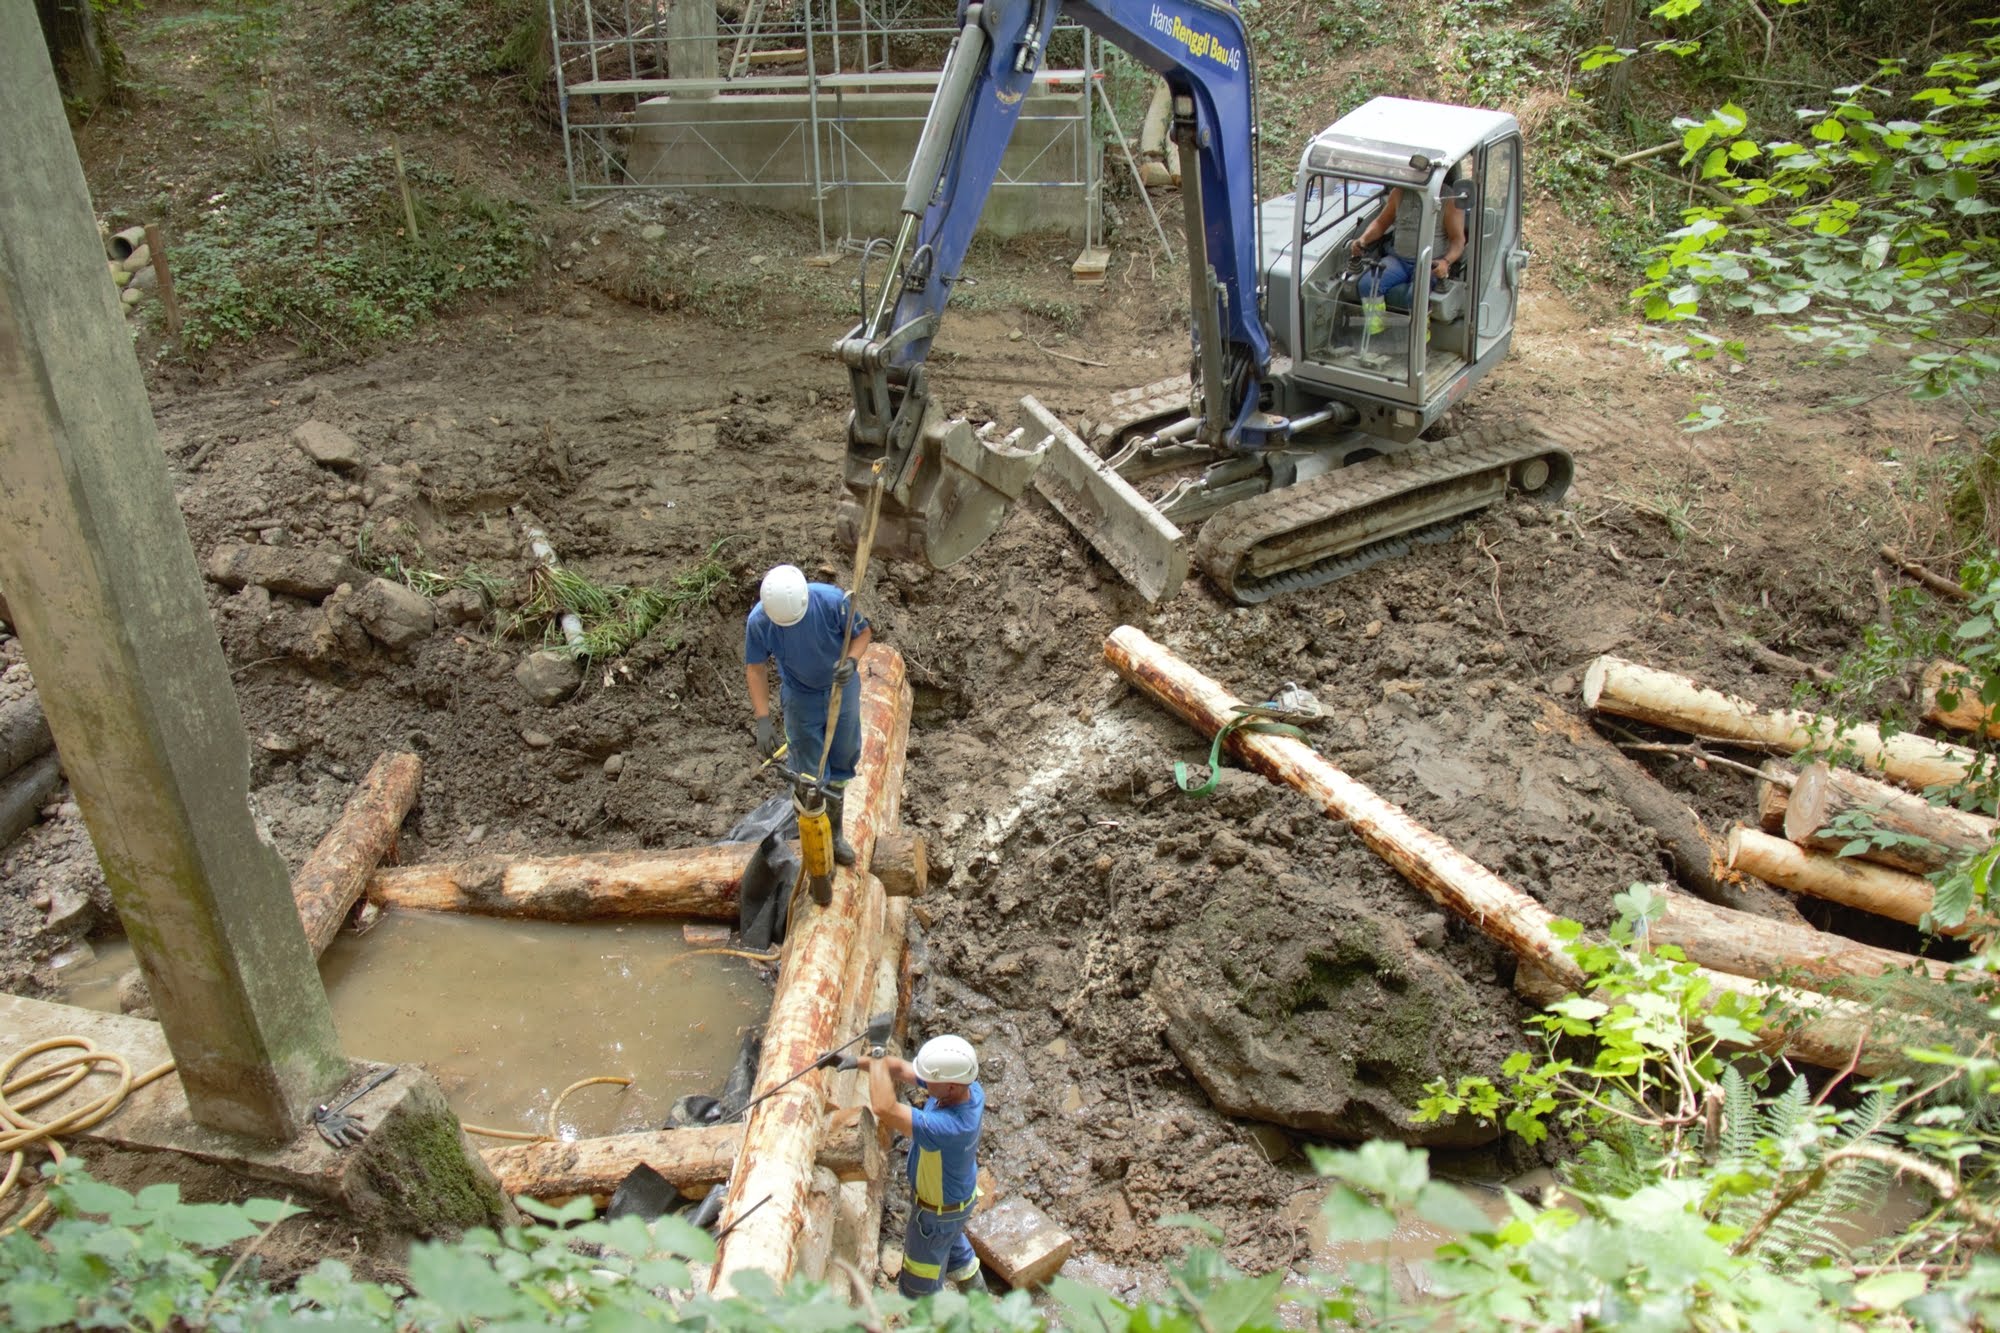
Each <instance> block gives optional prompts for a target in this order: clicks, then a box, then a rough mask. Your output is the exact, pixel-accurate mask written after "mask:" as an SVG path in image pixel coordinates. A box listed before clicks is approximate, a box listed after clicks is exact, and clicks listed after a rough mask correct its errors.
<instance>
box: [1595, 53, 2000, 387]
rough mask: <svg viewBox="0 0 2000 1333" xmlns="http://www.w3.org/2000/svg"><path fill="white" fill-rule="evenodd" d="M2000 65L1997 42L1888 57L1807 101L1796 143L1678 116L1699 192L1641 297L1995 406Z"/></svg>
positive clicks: (1747, 123)
mask: <svg viewBox="0 0 2000 1333" xmlns="http://www.w3.org/2000/svg"><path fill="white" fill-rule="evenodd" d="M1984 22H1986V23H1988V24H1991V23H1992V22H1993V21H1991V20H1987V21H1984ZM1996 74H2000V36H1995V35H1988V36H1984V37H1982V38H1980V39H1979V40H1978V41H1976V42H1975V43H1973V44H1972V45H1971V46H1970V47H1968V48H1967V49H1965V50H1962V51H1958V52H1955V53H1952V54H1950V55H1947V56H1945V57H1943V58H1941V59H1939V60H1936V61H1933V62H1931V63H1930V64H1929V65H1928V66H1927V67H1925V68H1923V69H1922V70H1921V71H1918V72H1914V73H1913V72H1912V71H1909V70H1906V69H1905V68H1904V67H1903V65H1902V62H1900V61H1897V60H1885V61H1882V62H1881V63H1880V67H1879V70H1878V72H1877V74H1876V75H1875V76H1874V77H1873V78H1871V79H1869V80H1867V81H1865V82H1860V83H1855V84H1852V85H1849V86H1846V87H1842V88H1839V89H1836V90H1835V91H1834V94H1833V98H1832V100H1830V101H1829V102H1827V103H1826V104H1824V105H1820V106H1806V107H1799V108H1797V109H1796V111H1795V112H1794V115H1795V117H1796V121H1797V124H1798V125H1799V127H1800V128H1802V129H1803V131H1804V133H1803V135H1802V136H1801V137H1799V138H1789V137H1761V136H1759V135H1757V134H1754V133H1753V132H1752V128H1753V127H1752V124H1751V117H1750V115H1749V113H1748V112H1746V111H1745V110H1744V109H1743V108H1742V107H1741V106H1739V105H1737V104H1735V103H1733V102H1730V103H1725V104H1724V105H1722V106H1721V107H1719V108H1717V109H1716V110H1715V111H1713V112H1711V113H1710V114H1709V115H1708V116H1706V117H1705V118H1703V119H1701V120H1698V121H1697V120H1681V121H1677V122H1676V125H1677V127H1678V128H1679V130H1680V131H1681V141H1682V146H1683V150H1684V152H1683V156H1682V158H1681V161H1682V164H1683V165H1684V166H1686V167H1689V168H1692V169H1693V170H1695V171H1696V172H1697V174H1698V177H1699V181H1700V187H1699V188H1701V189H1702V191H1703V192H1704V198H1703V200H1702V201H1701V202H1699V203H1697V204H1696V205H1695V206H1693V207H1690V208H1688V209H1686V210H1685V211H1684V212H1683V215H1682V222H1683V225H1682V226H1681V227H1680V228H1679V229H1678V230H1676V231H1674V232H1672V233H1670V234H1669V235H1668V237H1667V238H1666V240H1665V241H1664V242H1663V243H1661V244H1660V245H1659V246H1657V247H1656V248H1655V249H1654V250H1653V251H1652V262H1651V263H1650V264H1649V265H1648V267H1647V270H1646V277H1647V281H1646V282H1645V283H1644V284H1643V285H1641V286H1640V287H1639V288H1638V289H1637V290H1636V291H1635V292H1634V297H1635V299H1637V300H1638V301H1639V302H1640V304H1641V305H1642V306H1643V308H1644V310H1645V313H1646V315H1647V317H1648V318H1649V319H1653V320H1656V321H1661V322H1664V323H1688V322H1693V321H1699V320H1702V319H1704V318H1706V317H1707V315H1708V312H1710V311H1713V310H1718V309H1719V310H1727V311H1740V312H1743V313H1747V314H1751V315H1755V316H1759V317H1762V318H1765V319H1768V320H1770V321H1772V322H1773V323H1774V324H1775V326H1776V327H1779V328H1781V329H1783V330H1784V331H1785V332H1786V333H1787V334H1789V335H1790V336H1792V337H1793V338H1796V339H1798V340H1799V341H1801V342H1805V343H1809V344H1812V345H1814V346H1817V347H1820V348H1822V349H1824V350H1825V351H1827V352H1829V353H1832V354H1834V355H1838V356H1848V357H1854V356H1861V355H1864V354H1866V353H1868V352H1870V351H1872V350H1874V349H1876V348H1878V347H1889V348H1893V349H1895V350H1897V351H1898V352H1900V353H1902V359H1903V366H1904V373H1905V375H1906V376H1907V378H1908V379H1909V381H1910V382H1911V384H1912V386H1913V388H1914V389H1915V391H1916V392H1917V394H1918V395H1919V396H1920V397H1940V396H1944V395H1948V394H1949V395H1957V396H1960V397H1962V398H1964V399H1966V400H1967V402H1968V404H1969V405H1970V406H1971V407H1972V409H1973V410H1975V411H1981V412H1984V411H1986V410H1987V406H1986V403H1985V400H1984V397H1983V390H1984V389H1985V387H1986V385H1987V383H1988V381H1989V380H1990V379H1991V377H1992V376H1993V375H1994V374H1995V372H1996V371H2000V332H1997V331H1996V327H2000V326H1996V324H1995V322H1994V316H1995V315H1996V314H2000V264H1996V263H1995V259H1996V257H2000V255H1996V250H1995V238H1994V236H1993V235H1992V232H1991V228H1990V226H1989V225H1988V215H1989V214H1991V213H1993V212H1994V211H1995V210H1996V209H2000V200H1996V176H1995V163H1996V161H2000V105H1997V104H1996V102H1995V95H1996V92H2000V83H1997V82H1996V80H1995V76H1996Z"/></svg>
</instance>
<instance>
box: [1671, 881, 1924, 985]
mask: <svg viewBox="0 0 2000 1333" xmlns="http://www.w3.org/2000/svg"><path fill="white" fill-rule="evenodd" d="M1664 897H1665V900H1666V910H1665V911H1663V912H1662V913H1661V914H1660V915H1659V916H1658V917H1656V918H1654V920H1653V921H1652V922H1651V924H1650V926H1649V928H1648V931H1647V934H1648V936H1649V938H1651V939H1652V941H1653V942H1654V943H1656V944H1672V945H1677V946H1678V947H1679V948H1680V950H1681V952H1682V953H1684V954H1686V955H1687V959H1688V961H1689V962H1691V963H1699V964H1701V966H1703V967H1707V968H1713V969H1715V970H1716V971H1718V972H1728V973H1730V974H1732V975H1734V976H1739V977H1757V978H1764V977H1775V976H1778V975H1779V974H1781V973H1782V974H1784V975H1786V976H1787V977H1790V978H1795V979H1797V980H1798V981H1799V982H1800V984H1802V985H1807V986H1810V987H1811V988H1812V989H1814V990H1827V989H1837V988H1839V987H1840V985H1841V984H1842V983H1843V982H1847V981H1851V980H1852V979H1853V978H1855V977H1874V976H1880V975H1882V974H1883V973H1885V972H1917V973H1920V974H1922V975H1924V976H1928V977H1931V978H1933V979H1942V978H1943V977H1944V975H1945V974H1946V973H1947V972H1949V971H1950V970H1951V967H1950V965H1949V964H1947V963H1941V962H1938V961H1937V960H1935V959H1930V958H1914V957H1911V956H1910V955H1909V954H1906V953H1897V952H1896V951H1895V950H1893V949H1878V948H1876V947H1875V946H1874V945H1872V944H1863V943H1861V942H1860V941H1858V940H1850V939H1848V938H1846V937H1845V936H1841V935H1834V934H1830V933H1828V932H1826V931H1823V930H1815V929H1813V928H1812V927H1811V926H1799V925H1791V924H1788V923H1786V922H1783V921H1771V920H1767V919H1766V918H1764V917H1760V916H1753V915H1751V914H1750V913H1748V912H1733V911H1731V910H1730V909H1728V908H1726V907H1716V906H1714V905H1713V904H1711V903H1705V902H1702V901H1701V900H1700V899H1699V898H1693V897H1689V896H1688V895H1687V894H1684V893H1667V894H1665V895H1664Z"/></svg>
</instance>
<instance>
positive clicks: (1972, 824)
mask: <svg viewBox="0 0 2000 1333" xmlns="http://www.w3.org/2000/svg"><path fill="white" fill-rule="evenodd" d="M1845 814H1854V815H1859V816H1862V817H1864V818H1865V819H1866V821H1867V822H1868V823H1870V824H1873V825H1874V826H1875V827H1876V828H1877V829H1880V830H1882V831H1884V832H1887V833H1893V834H1901V835H1903V836H1904V837H1906V838H1920V839H1922V841H1921V842H1898V843H1895V844H1893V845H1890V846H1886V847H1869V848H1867V849H1866V850H1864V851H1860V852H1857V853H1856V854H1855V856H1856V858H1857V859H1859V860H1863V861H1873V862H1876V863H1877V864H1879V865H1885V866H1895V867H1896V868H1897V869H1899V870H1908V871H1911V872H1913V873H1915V874H1919V875H1927V874H1929V873H1930V872H1932V871H1933V870H1939V869H1942V868H1943V867H1944V866H1946V865H1948V864H1950V863H1951V862H1952V861H1955V860H1957V859H1958V858H1959V857H1960V856H1963V855H1964V854H1965V853H1967V852H1979V851H1984V850H1985V849H1986V848H1988V847H1990V846H1992V845H1993V838H1994V834H1995V831H1996V828H2000V825H1996V823H1995V821H1993V820H1991V819H1987V818H1984V817H1983V816H1980V815H1970V814H1966V813H1965V812H1964V811H1962V810H1953V809H1951V808H1949V807H1947V806H1937V805H1932V804H1931V803H1930V802H1929V801H1926V800H1925V799H1924V798H1923V797H1921V796H1918V795H1915V794H1914V793H1911V792H1907V791H1903V790H1902V789H1901V788H1898V787H1891V786H1890V785H1889V784H1887V783H1886V782H1877V781H1875V780H1874V779H1873V778H1867V777H1863V776H1862V775H1861V774H1859V773H1851V772H1848V771H1847V770H1846V769H1840V768H1829V767H1827V766H1826V765H1825V764H1813V765H1811V766H1809V767H1808V768H1807V769H1806V770H1805V771H1804V772H1803V773H1801V774H1799V780H1798V782H1797V783H1796V784H1795V785H1794V786H1793V787H1792V791H1791V799H1790V801H1789V802H1788V803H1787V806H1786V810H1785V824H1784V833H1785V836H1786V837H1788V838H1790V839H1791V840H1792V841H1793V842H1796V843H1798V844H1799V845H1800V846H1801V847H1811V848H1813V849H1814V850H1816V851H1822V852H1837V851H1839V850H1840V849H1841V848H1842V847H1845V846H1846V845H1847V844H1848V843H1850V842H1852V841H1854V839H1855V837H1856V836H1857V835H1856V834H1854V833H1840V832H1828V831H1825V830H1826V829H1827V826H1828V825H1830V824H1832V823H1833V822H1834V820H1836V819H1837V818H1839V817H1840V816H1841V815H1845Z"/></svg>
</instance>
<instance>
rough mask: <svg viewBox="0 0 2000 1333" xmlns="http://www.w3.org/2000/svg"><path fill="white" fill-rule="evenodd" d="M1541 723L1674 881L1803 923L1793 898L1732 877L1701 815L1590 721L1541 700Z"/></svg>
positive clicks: (1710, 897) (1699, 893)
mask: <svg viewBox="0 0 2000 1333" xmlns="http://www.w3.org/2000/svg"><path fill="white" fill-rule="evenodd" d="M1540 702H1541V705H1542V724H1543V726H1544V727H1545V728H1546V729H1547V730H1549V731H1552V732H1554V733H1556V734H1557V735H1560V736H1562V737H1564V738H1565V739H1567V740H1568V741H1569V742H1570V744H1571V745H1572V746H1574V747H1575V749H1576V752H1577V755H1578V757H1579V758H1583V759H1587V760H1591V761H1594V762H1595V764H1596V767H1597V772H1598V776H1600V777H1602V778H1603V779H1604V781H1605V784H1606V785H1607V786H1609V787H1610V788H1611V793H1612V795H1613V796H1615V797H1616V798H1617V799H1618V800H1619V802H1621V803H1622V804H1623V805H1624V806H1625V808H1626V809H1627V810H1629V811H1631V813H1632V817H1633V818H1634V819H1636V820H1637V821H1638V822H1639V823H1640V824H1641V825H1643V826H1644V827H1645V828H1646V829H1648V830H1650V831H1651V832H1652V835H1653V838H1654V840H1655V841H1657V842H1658V843H1659V845H1660V850H1661V851H1662V852H1664V853H1666V855H1667V858H1668V859H1669V860H1671V861H1672V862H1673V866H1674V878H1675V879H1677V880H1679V881H1680V884H1681V887H1683V888H1685V889H1686V890H1687V891H1688V892H1690V893H1692V894H1694V895H1695V896H1696V897H1699V898H1702V899H1705V900H1707V901H1708V902H1711V903H1715V904H1716V905H1717V906H1720V907H1732V908H1737V909H1739V910H1742V911H1747V912H1754V913H1756V914H1757V915H1759V916H1766V917H1772V918H1775V919H1778V920H1788V921H1793V922H1797V923H1799V924H1804V919H1803V918H1802V917H1800V916H1799V913H1798V909H1797V908H1796V907H1794V906H1793V905H1792V901H1791V899H1789V898H1787V897H1785V896H1784V895H1783V894H1780V893H1774V892H1772V891H1771V890H1770V889H1768V888H1766V887H1765V886H1764V885H1762V884H1758V883H1756V882H1754V881H1748V882H1746V881H1745V880H1744V879H1743V877H1742V876H1741V875H1734V876H1732V875H1731V874H1730V873H1729V871H1728V870H1727V868H1726V867H1724V866H1723V864H1722V860H1723V849H1722V840H1721V839H1720V838H1717V837H1714V836H1712V835H1711V834H1710V833H1709V831H1708V828H1707V826H1706V825H1704V824H1703V823H1702V822H1701V817H1700V816H1699V815H1697V814H1695V812H1694V811H1693V810H1691V809H1689V808H1688V806H1687V804H1686V803H1685V802H1684V801H1682V800H1680V799H1679V798H1678V797H1676V796H1675V795H1674V794H1673V793H1672V792H1670V791H1668V790H1667V789H1666V788H1665V787H1664V786H1662V785H1661V784H1660V783H1659V782H1658V781H1657V780H1656V779H1655V778H1654V777H1653V775H1652V774H1651V773H1648V772H1647V771H1646V770H1645V769H1644V768H1643V767H1642V766H1640V764H1639V762H1638V761H1637V760H1635V759H1633V758H1632V757H1631V756H1629V755H1627V754H1626V753H1625V752H1624V751H1622V750H1620V749H1619V748H1618V747H1617V746H1615V745H1613V744H1612V743H1611V742H1610V741H1608V740H1606V739H1604V737H1602V736H1600V735H1598V734H1597V733H1596V732H1595V731H1593V730H1592V729H1591V726H1590V723H1589V722H1587V721H1585V720H1584V719H1583V718H1580V717H1577V716H1576V715H1575V714H1573V713H1571V712H1569V711H1568V710H1567V709H1565V708H1563V707H1562V706H1561V705H1560V704H1558V703H1556V702H1555V701H1554V700H1553V699H1547V698H1544V699H1541V700H1540Z"/></svg>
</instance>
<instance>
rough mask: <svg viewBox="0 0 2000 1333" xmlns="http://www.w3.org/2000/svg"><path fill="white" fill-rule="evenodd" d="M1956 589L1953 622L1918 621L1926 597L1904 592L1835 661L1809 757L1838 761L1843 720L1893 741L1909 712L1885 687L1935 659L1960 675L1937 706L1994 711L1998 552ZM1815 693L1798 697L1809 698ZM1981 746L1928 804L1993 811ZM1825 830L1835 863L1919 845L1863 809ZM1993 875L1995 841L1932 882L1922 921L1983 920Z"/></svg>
mask: <svg viewBox="0 0 2000 1333" xmlns="http://www.w3.org/2000/svg"><path fill="white" fill-rule="evenodd" d="M1959 582H1960V585H1961V586H1962V587H1964V588H1965V589H1966V590H1967V591H1968V592H1969V593H1970V594H1971V600H1970V601H1969V602H1967V603H1965V604H1964V606H1963V607H1959V608H1954V613H1953V614H1952V615H1950V616H1945V617H1940V616H1938V615H1935V614H1928V615H1927V614H1924V612H1925V610H1926V608H1927V607H1928V606H1929V603H1928V601H1927V599H1926V598H1924V597H1923V596H1921V595H1919V594H1917V593H1915V592H1911V591H1905V592H1902V593H1900V594H1898V595H1897V596H1896V598H1895V599H1894V602H1893V604H1892V613H1891V617H1890V623H1889V624H1887V625H1871V626H1869V627H1868V629H1867V630H1866V631H1864V633H1863V635H1862V645H1861V647H1860V648H1859V649H1857V650H1856V651H1854V652H1853V653H1850V654H1849V655H1848V656H1847V657H1846V658H1845V659H1844V660H1843V661H1842V662H1841V663H1840V665H1839V667H1838V669H1837V670H1836V671H1835V673H1834V678H1833V680H1832V681H1831V682H1829V683H1828V684H1827V685H1825V686H1823V687H1820V688H1819V689H1818V690H1817V691H1816V693H1817V694H1818V695H1819V696H1820V701H1821V702H1823V704H1824V708H1825V711H1826V712H1828V713H1830V714H1831V715H1832V716H1833V717H1834V718H1836V719H1837V722H1836V725H1835V726H1834V727H1833V728H1832V729H1831V730H1830V731H1829V733H1828V734H1827V735H1825V736H1823V737H1819V738H1817V740H1818V743H1817V745H1816V747H1815V748H1816V750H1818V751H1820V752H1823V753H1825V754H1826V755H1828V756H1830V757H1832V758H1834V759H1838V758H1840V757H1841V755H1842V753H1843V744H1844V743H1843V741H1842V732H1843V730H1844V728H1845V726H1846V724H1847V721H1848V720H1849V719H1853V718H1857V717H1870V718H1879V719H1880V725H1881V726H1882V728H1883V729H1884V730H1885V731H1886V732H1889V733H1892V734H1893V733H1894V732H1895V731H1897V730H1900V729H1903V728H1905V727H1907V726H1908V725H1910V723H1911V721H1912V719H1911V718H1910V717H1909V715H1908V711H1907V709H1906V708H1905V707H1904V706H1903V705H1902V704H1901V702H1900V701H1898V700H1897V699H1895V698H1894V697H1893V692H1892V691H1890V690H1889V689H1888V688H1887V687H1888V686H1890V685H1892V684H1894V683H1899V682H1901V681H1902V680H1903V679H1905V678H1907V677H1908V676H1909V675H1911V674H1913V673H1915V672H1918V671H1921V670H1923V669H1924V668H1925V667H1927V666H1929V664H1930V663H1932V662H1935V661H1939V660H1945V661H1950V662H1954V663H1957V664H1958V665H1959V666H1960V667H1962V668H1963V671H1962V672H1954V673H1952V674H1950V675H1948V676H1947V677H1946V679H1945V680H1944V682H1943V683H1942V687H1941V688H1940V690H1939V692H1938V703H1939V704H1940V705H1941V706H1942V707H1944V708H1946V709H1952V708H1956V707H1957V706H1958V705H1959V704H1960V702H1962V701H1964V700H1977V701H1978V702H1979V703H1981V704H1984V705H1985V706H1986V707H1988V708H1995V707H2000V554H1996V553H1994V552H1992V551H1990V550H1989V551H1987V552H1985V553H1983V554H1980V555H1977V556H1975V557H1974V558H1972V559H1971V560H1968V561H1967V562H1966V563H1965V565H1964V566H1963V567H1962V568H1961V569H1960V571H1959ZM1814 693H1815V691H1812V690H1807V689H1802V690H1801V694H1802V695H1803V696H1805V697H1808V698H1810V697H1811V696H1812V694H1814ZM1979 744H1980V748H1981V754H1980V758H1979V761H1978V763H1976V764H1975V765H1974V767H1973V769H1972V771H1971V772H1970V773H1969V775H1968V776H1967V777H1966V778H1965V779H1964V780H1963V781H1961V782H1958V783H1955V784H1953V785H1951V786H1949V787H1946V788H1940V789H1937V790H1934V791H1932V792H1930V793H1929V796H1930V799H1931V800H1932V801H1933V802H1934V803H1937V804H1940V805H1949V806H1952V807H1954V808H1957V809H1961V810H1969V811H1973V812H1976V813H1983V814H1991V813H1993V812H1994V810H1995V809H1996V808H2000V765H1996V764H1995V762H1994V756H1993V754H1992V752H1991V749H1990V745H1989V744H1988V743H1986V742H1980V743H1979ZM1829 827H1830V828H1831V829H1832V830H1833V831H1834V832H1835V833H1836V834H1840V835H1844V836H1845V837H1846V838H1847V841H1846V843H1845V844H1844V845H1843V846H1842V847H1841V848H1840V854H1841V855H1843V856H1850V855H1858V854H1860V853H1862V852H1864V851H1866V850H1868V849H1870V848H1876V847H1894V846H1899V845H1905V844H1908V843H1912V842H1921V841H1922V839H1914V838H1912V837H1911V836H1910V835H1908V834H1904V833H1898V832H1895V831H1892V830H1888V829H1883V828H1881V827H1879V826H1877V825H1876V824H1875V822H1874V821H1873V820H1872V819H1870V818H1869V817H1868V812H1867V811H1865V810H1857V811H1850V812H1847V813H1845V814H1842V815H1840V816H1839V817H1837V818H1836V819H1835V821H1834V822H1833V824H1831V825H1829ZM1996 877H2000V843H1996V844H1995V845H1993V846H1991V847H1987V848H1985V849H1983V850H1981V851H1979V852H1976V853H1971V854H1968V855H1966V856H1963V857H1960V858H1959V859H1957V860H1956V861H1954V862H1953V863H1951V864H1949V865H1947V866H1946V867H1945V868H1944V869H1943V870H1941V871H1939V872H1937V873H1936V874H1934V875H1932V876H1931V880H1932V882H1933V883H1934V884H1936V886H1937V892H1936V894H1935V896H1934V897H1933V899H1932V902H1931V910H1930V912H1929V914H1928V916H1927V924H1928V925H1929V926H1931V927H1932V928H1949V927H1955V926H1958V925H1961V924H1963V923H1964V922H1965V921H1966V920H1967V919H1968V918H1970V917H1972V916H1973V915H1975V914H1982V913H1984V912H1985V911H1986V910H1988V909H1987V907H1985V906H1983V904H1992V903H1994V902H1996V901H2000V898H1996V895H1995V893H1994V885H1995V880H1996Z"/></svg>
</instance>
